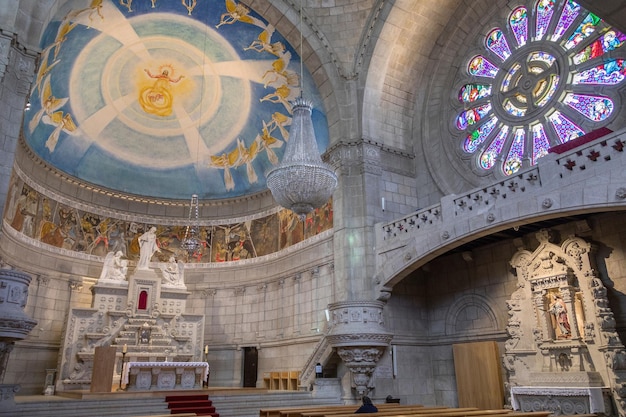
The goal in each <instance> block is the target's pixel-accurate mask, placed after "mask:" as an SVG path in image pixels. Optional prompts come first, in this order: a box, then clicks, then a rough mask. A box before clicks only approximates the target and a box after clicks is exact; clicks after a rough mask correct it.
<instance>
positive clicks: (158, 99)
mask: <svg viewBox="0 0 626 417" xmlns="http://www.w3.org/2000/svg"><path fill="white" fill-rule="evenodd" d="M159 70H160V71H161V72H160V73H159V74H152V73H151V72H150V70H149V69H144V71H145V72H146V74H148V76H149V77H150V78H155V79H156V81H155V82H154V84H153V85H152V86H151V87H146V88H143V89H142V90H141V92H140V93H139V104H140V105H141V108H143V110H144V111H145V112H146V113H150V114H154V115H156V116H169V115H170V114H172V102H173V97H172V92H171V89H170V84H171V83H177V82H179V81H180V80H182V79H183V78H184V77H185V76H184V75H181V76H179V77H178V78H173V75H174V69H173V68H171V67H169V66H166V67H161V68H159ZM170 71H171V73H172V75H170Z"/></svg>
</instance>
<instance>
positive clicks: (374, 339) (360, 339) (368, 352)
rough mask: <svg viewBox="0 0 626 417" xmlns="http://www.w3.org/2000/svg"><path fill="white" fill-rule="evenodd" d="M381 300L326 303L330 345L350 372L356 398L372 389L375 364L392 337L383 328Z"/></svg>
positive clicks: (382, 304)
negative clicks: (328, 316)
mask: <svg viewBox="0 0 626 417" xmlns="http://www.w3.org/2000/svg"><path fill="white" fill-rule="evenodd" d="M383 306H384V303H383V302H381V301H346V302H340V303H333V304H330V305H329V306H328V309H329V311H330V315H331V331H330V332H329V334H328V336H327V338H328V341H329V343H330V345H331V346H332V347H333V348H335V349H336V351H337V354H338V355H339V357H340V358H341V360H342V361H343V362H344V364H345V365H346V366H347V367H348V369H350V371H351V372H352V384H353V388H354V389H355V390H356V393H357V394H358V396H359V397H362V396H364V395H367V394H368V393H369V391H370V390H372V389H373V388H374V381H373V379H372V375H373V373H374V370H375V369H376V363H377V362H378V360H379V359H380V357H381V356H382V354H383V353H384V352H385V349H386V348H387V346H389V343H390V342H391V339H392V337H393V335H392V333H390V332H388V331H387V330H386V329H385V324H384V320H383Z"/></svg>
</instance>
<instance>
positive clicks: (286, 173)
mask: <svg viewBox="0 0 626 417" xmlns="http://www.w3.org/2000/svg"><path fill="white" fill-rule="evenodd" d="M267 186H268V187H269V189H270V191H271V192H272V195H273V196H274V199H275V200H276V202H277V203H278V204H280V205H281V206H283V207H285V208H286V209H289V210H291V211H293V212H294V213H296V214H297V215H298V216H299V217H300V218H301V219H302V218H304V217H305V216H306V215H307V213H310V212H311V211H313V209H315V208H318V207H321V206H322V205H324V204H325V203H326V202H327V201H328V199H329V198H330V196H331V195H332V193H333V191H334V190H335V187H337V176H336V175H335V172H334V171H333V170H332V169H331V168H330V167H329V166H328V165H327V164H325V163H324V162H322V158H321V157H320V155H319V153H318V151H317V141H316V140H315V133H314V131H313V121H312V120H311V102H310V101H309V100H307V99H305V98H303V97H302V96H300V97H298V98H296V99H295V101H294V102H293V119H292V123H291V130H290V133H289V142H287V145H286V147H285V154H284V156H283V160H282V161H281V162H280V163H279V164H278V165H277V166H275V167H273V168H271V169H270V170H269V171H268V172H267Z"/></svg>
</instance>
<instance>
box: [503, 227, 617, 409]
mask: <svg viewBox="0 0 626 417" xmlns="http://www.w3.org/2000/svg"><path fill="white" fill-rule="evenodd" d="M537 240H538V241H539V247H538V248H537V249H536V250H535V251H534V252H529V251H527V250H519V251H518V252H517V253H516V254H515V255H514V256H513V259H512V260H511V265H512V266H513V268H514V269H515V273H516V275H517V279H518V284H517V287H518V288H517V290H516V291H515V292H514V293H513V294H512V297H511V299H510V300H508V301H507V304H508V307H509V316H510V317H509V321H508V327H507V331H508V333H509V339H508V340H507V341H506V343H505V355H504V358H503V361H504V367H505V369H506V370H507V372H508V376H509V378H508V381H509V385H510V386H509V388H510V394H511V398H510V400H511V405H512V407H513V408H514V409H516V410H522V411H540V410H549V411H552V412H553V413H554V414H555V415H561V414H582V413H605V414H606V415H614V413H617V414H619V415H624V398H625V394H626V391H625V388H624V387H623V386H622V385H621V384H619V383H618V382H617V381H618V380H619V379H620V378H623V376H626V372H625V371H626V366H624V365H625V364H626V353H625V351H624V345H623V344H622V343H621V341H620V339H619V337H618V335H617V333H616V331H615V320H614V317H613V312H612V310H611V308H610V307H609V303H608V299H607V292H606V287H605V286H604V284H603V283H602V280H601V279H600V278H599V277H598V276H597V273H596V270H595V269H594V268H593V267H592V266H593V264H594V262H593V261H594V256H593V247H592V245H591V244H590V243H588V242H586V241H584V240H583V239H581V238H578V237H570V238H568V239H565V240H564V241H563V242H562V243H561V244H560V245H557V244H555V243H552V242H551V236H550V232H549V231H547V230H542V231H540V232H539V233H537Z"/></svg>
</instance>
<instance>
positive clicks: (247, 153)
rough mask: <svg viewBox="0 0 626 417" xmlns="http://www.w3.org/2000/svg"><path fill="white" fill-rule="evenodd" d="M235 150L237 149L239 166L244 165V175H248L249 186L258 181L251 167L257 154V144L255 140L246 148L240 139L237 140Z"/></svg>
mask: <svg viewBox="0 0 626 417" xmlns="http://www.w3.org/2000/svg"><path fill="white" fill-rule="evenodd" d="M237 148H239V155H240V158H239V165H240V166H241V165H243V164H245V165H246V174H247V175H248V181H249V182H250V184H254V183H255V182H257V181H258V180H259V178H258V177H257V175H256V171H255V170H254V167H253V166H252V162H253V161H254V158H256V156H257V155H258V153H259V142H257V141H256V140H255V141H254V142H252V143H251V144H250V147H249V148H246V144H245V143H244V142H243V140H241V139H240V138H237Z"/></svg>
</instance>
